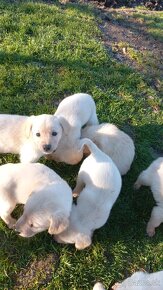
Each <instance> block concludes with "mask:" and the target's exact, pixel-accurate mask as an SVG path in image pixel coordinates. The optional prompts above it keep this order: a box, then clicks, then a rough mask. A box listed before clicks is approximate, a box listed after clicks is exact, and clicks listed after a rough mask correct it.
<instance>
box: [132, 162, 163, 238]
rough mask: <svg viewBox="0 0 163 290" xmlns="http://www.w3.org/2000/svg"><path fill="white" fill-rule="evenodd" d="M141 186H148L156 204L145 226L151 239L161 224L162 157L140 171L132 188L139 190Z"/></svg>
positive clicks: (162, 192)
mask: <svg viewBox="0 0 163 290" xmlns="http://www.w3.org/2000/svg"><path fill="white" fill-rule="evenodd" d="M141 185H145V186H150V188H151V191H152V193H153V197H154V199H155V201H156V203H157V205H156V206H154V207H153V209H152V213H151V218H150V220H149V222H148V224H147V234H148V235H149V236H150V237H152V236H154V234H155V228H156V227H158V226H159V225H160V224H161V223H162V222H163V157H160V158H158V159H156V160H155V161H153V162H152V164H151V165H150V166H149V167H148V168H147V169H146V170H144V171H142V173H141V174H140V175H139V177H138V179H137V181H136V182H135V184H134V187H135V189H139V188H140V187H141Z"/></svg>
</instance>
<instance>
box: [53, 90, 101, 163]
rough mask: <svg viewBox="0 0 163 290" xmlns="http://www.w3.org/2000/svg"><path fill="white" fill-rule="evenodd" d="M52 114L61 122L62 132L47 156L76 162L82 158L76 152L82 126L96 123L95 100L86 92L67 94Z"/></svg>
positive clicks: (61, 160) (62, 160)
mask: <svg viewBox="0 0 163 290" xmlns="http://www.w3.org/2000/svg"><path fill="white" fill-rule="evenodd" d="M54 116H55V117H57V118H58V120H59V122H60V123H61V124H62V127H63V134H62V137H61V139H60V142H59V144H58V147H57V149H56V150H55V152H53V154H51V155H50V156H49V157H48V158H50V159H54V160H55V161H58V162H65V163H68V164H76V163H78V162H79V161H80V160H81V158H82V154H79V152H78V141H79V138H80V136H81V128H82V126H84V125H86V124H87V125H95V124H98V119H97V115H96V106H95V102H94V100H93V98H92V97H91V96H90V95H88V94H83V93H79V94H75V95H72V96H69V97H67V98H65V99H64V100H63V101H62V102H61V103H60V104H59V106H58V108H57V110H56V112H55V114H54Z"/></svg>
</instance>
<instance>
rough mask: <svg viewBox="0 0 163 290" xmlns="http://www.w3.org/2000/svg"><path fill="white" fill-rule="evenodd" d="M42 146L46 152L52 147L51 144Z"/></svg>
mask: <svg viewBox="0 0 163 290" xmlns="http://www.w3.org/2000/svg"><path fill="white" fill-rule="evenodd" d="M42 147H43V149H44V151H46V152H47V151H49V150H50V149H51V145H50V144H45V145H43V146H42Z"/></svg>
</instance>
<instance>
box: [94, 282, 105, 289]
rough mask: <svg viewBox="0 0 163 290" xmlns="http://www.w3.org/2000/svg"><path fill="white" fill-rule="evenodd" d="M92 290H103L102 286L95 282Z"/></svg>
mask: <svg viewBox="0 0 163 290" xmlns="http://www.w3.org/2000/svg"><path fill="white" fill-rule="evenodd" d="M93 290H105V288H104V286H103V285H102V283H100V282H97V283H96V284H95V285H94V287H93Z"/></svg>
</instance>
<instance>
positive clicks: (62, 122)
mask: <svg viewBox="0 0 163 290" xmlns="http://www.w3.org/2000/svg"><path fill="white" fill-rule="evenodd" d="M56 118H57V119H58V121H59V123H60V125H61V127H62V130H63V132H64V134H65V135H68V133H69V130H70V125H69V123H68V122H67V120H66V119H65V118H64V117H56Z"/></svg>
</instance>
